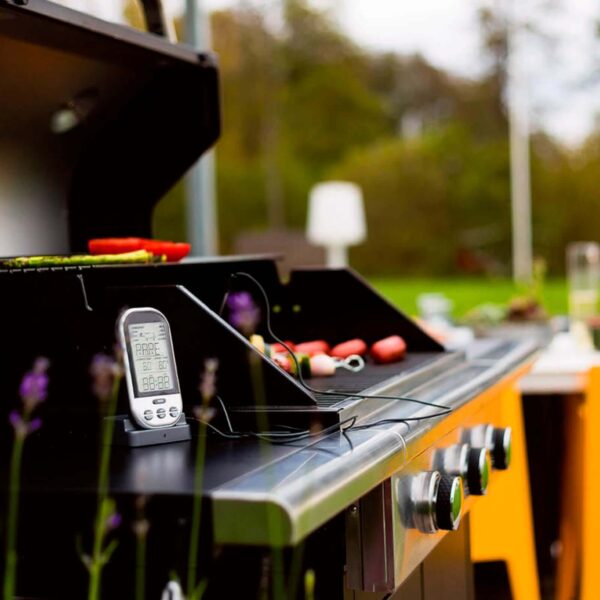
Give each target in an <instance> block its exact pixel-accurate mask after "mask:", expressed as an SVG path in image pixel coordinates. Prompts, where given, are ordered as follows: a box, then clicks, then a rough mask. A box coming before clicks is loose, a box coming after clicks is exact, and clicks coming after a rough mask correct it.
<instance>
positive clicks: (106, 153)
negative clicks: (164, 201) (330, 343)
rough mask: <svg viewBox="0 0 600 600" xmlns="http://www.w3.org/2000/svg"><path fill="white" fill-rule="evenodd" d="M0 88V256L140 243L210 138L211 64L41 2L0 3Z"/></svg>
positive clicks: (214, 99)
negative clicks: (131, 240) (129, 240)
mask: <svg viewBox="0 0 600 600" xmlns="http://www.w3.org/2000/svg"><path fill="white" fill-rule="evenodd" d="M23 4H24V5H23ZM0 82H1V93H0V255H5V256H6V255H15V254H38V253H40V254H41V253H62V252H69V251H82V250H85V249H86V242H87V240H88V239H89V238H92V237H103V236H146V237H148V236H150V235H151V219H152V210H153V208H154V206H155V204H156V202H157V201H158V200H159V199H160V198H161V197H162V196H163V195H164V193H165V192H166V191H167V190H169V189H170V188H171V187H172V186H173V184H174V183H175V182H176V181H177V180H178V179H179V178H180V177H181V176H182V175H183V174H184V173H185V171H186V170H187V169H188V168H189V167H190V166H191V165H192V164H193V163H194V162H195V161H196V160H197V159H198V157H199V156H200V155H201V154H202V153H203V152H204V151H205V150H207V149H208V148H209V147H210V146H211V145H212V144H213V143H214V142H215V141H216V140H217V138H218V136H219V133H220V115H219V101H218V78H217V67H216V62H215V58H214V56H212V55H210V54H200V55H199V54H197V53H196V52H195V51H194V50H193V49H192V48H189V47H187V46H183V45H175V44H171V43H169V42H168V41H167V40H165V39H163V38H161V37H159V36H157V35H153V34H148V33H142V32H138V31H135V30H133V29H130V28H128V27H124V26H120V25H116V24H112V23H107V22H104V21H101V20H99V19H95V18H93V17H90V16H88V15H85V14H82V13H78V12H76V11H73V10H70V9H66V8H64V7H62V6H59V5H57V4H54V3H52V2H49V1H47V0H29V2H27V0H0Z"/></svg>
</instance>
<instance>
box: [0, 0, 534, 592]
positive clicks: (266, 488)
mask: <svg viewBox="0 0 600 600" xmlns="http://www.w3.org/2000/svg"><path fill="white" fill-rule="evenodd" d="M146 4H147V5H148V7H149V8H152V7H153V8H154V9H156V8H157V6H158V4H157V3H155V2H152V3H151V2H147V3H146ZM157 15H158V17H159V16H160V12H158V13H157V12H152V14H151V15H150V16H151V18H150V22H151V23H152V24H153V27H152V28H153V30H154V31H156V32H160V31H161V30H162V27H161V23H160V18H158V17H157ZM0 75H1V76H2V81H3V93H2V95H1V97H0V165H2V166H1V167H0V218H1V220H0V229H1V232H0V254H4V255H15V254H45V253H52V254H60V253H68V252H80V251H84V250H85V247H86V243H87V240H88V239H90V238H93V237H102V236H110V237H115V236H142V237H149V236H150V235H151V217H152V210H153V208H154V206H155V204H156V203H157V202H158V200H159V199H160V198H161V197H162V195H163V194H164V192H165V191H166V190H168V189H169V188H170V187H171V186H172V185H173V184H174V183H175V182H176V181H177V180H178V179H179V178H180V177H181V176H182V175H183V174H184V172H185V171H186V169H187V168H188V167H189V166H190V165H191V164H193V162H194V161H195V160H196V159H197V158H198V157H199V156H200V155H201V154H202V153H203V152H204V151H205V150H206V149H208V148H209V147H210V146H211V145H212V144H213V143H214V142H215V141H216V139H217V137H218V135H219V129H220V125H219V123H220V120H219V119H220V118H219V104H218V85H217V66H216V61H215V59H214V57H212V56H211V55H210V54H206V53H202V54H198V53H196V52H194V51H193V50H192V49H190V48H187V47H185V46H180V45H173V44H170V43H168V42H167V41H166V40H165V39H163V38H161V37H159V36H158V35H152V34H143V33H140V32H136V31H133V30H130V29H128V28H125V27H121V26H118V25H113V24H109V23H104V22H101V21H99V20H97V19H93V18H91V17H88V16H85V15H82V14H80V13H77V12H74V11H71V10H68V9H65V8H62V7H60V6H58V5H56V4H53V3H50V2H48V1H47V0H29V2H23V0H0ZM238 273H246V274H249V275H251V276H252V277H253V278H254V279H256V280H257V281H258V282H259V283H260V285H261V286H262V287H263V288H264V291H265V293H266V295H267V297H268V299H269V301H270V303H271V309H272V310H271V313H270V320H271V325H272V329H273V331H274V332H276V333H277V335H278V336H279V337H281V338H283V339H293V340H296V341H301V340H308V339H326V340H327V341H328V342H330V343H331V344H335V343H338V342H342V341H344V340H347V339H350V338H354V337H358V338H362V339H364V340H365V341H366V342H367V343H369V344H370V343H373V342H375V341H376V340H378V339H381V338H384V337H386V336H388V335H392V334H397V335H401V336H402V337H403V338H404V339H405V341H406V343H407V347H408V353H407V356H406V358H405V360H403V361H401V362H398V363H393V364H388V365H376V364H374V363H371V362H367V364H366V366H365V368H364V369H363V370H362V371H361V372H359V373H349V372H342V371H338V373H337V374H336V375H335V376H333V377H329V378H322V379H316V378H315V379H312V380H308V382H307V383H308V384H309V385H310V386H311V388H313V389H308V388H307V387H305V386H303V385H302V384H301V382H299V381H298V379H295V378H294V377H292V376H291V375H289V374H288V373H286V372H284V371H283V370H282V369H280V368H279V367H277V366H276V365H275V364H274V363H273V362H272V361H271V360H269V359H268V358H267V357H265V356H264V355H263V354H261V353H260V352H258V351H257V350H256V348H255V347H254V346H252V345H251V344H250V342H249V341H248V340H247V339H246V338H245V337H243V336H242V335H241V334H240V333H239V332H237V331H236V330H235V329H234V328H233V327H231V325H230V324H229V323H228V320H227V314H226V313H224V312H223V309H222V307H223V304H224V299H225V297H226V295H227V294H229V293H231V292H232V291H236V290H237V291H239V290H244V291H246V292H248V293H250V294H251V295H252V296H253V298H254V300H255V302H256V303H257V304H258V306H259V307H260V309H261V311H262V317H263V318H262V320H261V322H260V324H259V328H258V333H260V334H262V335H264V336H265V338H266V339H267V341H271V340H270V339H269V331H268V330H267V328H266V326H265V317H266V311H267V307H266V305H265V304H264V302H263V299H262V296H261V294H260V293H259V291H258V290H257V289H256V287H254V286H252V285H251V284H250V283H249V282H248V281H247V280H245V279H244V278H240V277H235V274H238ZM0 286H1V289H2V294H1V295H0V308H1V310H2V314H3V315H4V316H5V318H4V322H3V344H2V345H1V347H0V365H2V383H3V386H2V390H3V393H4V395H5V401H4V403H3V407H2V408H1V409H0V419H1V422H2V423H5V425H2V426H0V427H1V428H3V435H2V436H1V439H2V441H1V442H0V446H1V450H2V452H1V457H2V458H1V459H0V462H1V464H2V469H1V471H2V472H3V473H6V472H7V458H6V457H7V456H8V451H9V444H10V440H11V439H12V435H11V432H10V429H9V427H8V424H7V423H8V420H7V415H8V412H9V411H10V409H11V408H12V406H13V404H12V398H13V396H15V395H16V390H17V389H18V381H19V377H20V375H21V374H22V373H23V372H24V371H26V370H27V368H28V367H29V366H30V364H31V362H32V360H33V358H35V356H37V355H45V356H48V357H49V358H50V360H51V361H52V373H51V382H50V391H49V398H48V401H47V402H46V404H45V406H44V407H43V414H42V417H43V422H44V425H43V427H42V429H41V430H40V431H39V432H37V433H36V434H35V435H34V436H32V437H31V439H29V440H28V442H27V449H26V453H25V457H24V472H23V476H22V505H21V521H20V522H21V525H20V531H19V582H18V591H19V594H20V595H22V596H24V597H25V596H26V597H30V598H50V597H61V598H71V597H72V598H81V597H82V596H83V595H84V593H85V589H86V581H87V575H86V572H85V569H84V568H83V567H82V565H81V563H80V561H79V558H78V557H77V553H76V550H75V547H76V544H75V540H76V539H81V540H82V543H84V544H85V543H89V532H90V529H91V524H92V522H93V518H94V510H95V500H96V477H97V462H98V439H97V432H98V430H99V423H100V422H101V419H102V417H103V416H104V415H103V413H102V410H103V408H102V406H99V405H98V403H97V401H95V400H94V399H93V398H92V395H91V393H90V389H89V388H90V382H89V376H88V368H89V364H90V361H91V359H92V357H93V356H94V354H96V353H98V352H101V351H104V352H112V348H113V344H114V335H115V334H114V331H115V330H114V326H115V321H116V318H117V316H118V314H119V313H120V311H121V310H122V309H123V308H124V307H135V306H152V307H154V308H157V309H158V310H160V311H162V312H163V313H164V314H165V315H166V317H167V318H168V320H169V323H170V325H171V330H172V335H173V341H174V347H175V355H176V357H177V364H178V371H179V376H180V384H181V392H182V396H183V402H184V409H185V412H186V414H188V415H191V414H193V409H194V407H195V406H196V405H197V404H198V403H199V399H198V380H199V376H200V372H201V370H202V366H203V364H204V362H205V360H206V359H208V358H218V360H219V370H218V381H217V389H218V394H219V397H220V398H221V399H222V401H223V403H224V405H225V407H226V410H227V412H228V415H229V417H230V419H231V421H232V423H233V425H234V427H235V429H236V430H238V431H253V432H260V431H261V428H265V427H266V428H268V429H269V430H273V429H277V430H278V431H281V432H284V431H299V430H301V431H302V430H310V431H312V432H316V433H319V432H321V434H320V435H314V436H311V437H307V438H306V439H301V440H300V439H299V440H295V441H290V442H287V443H280V444H267V443H264V442H261V441H260V440H258V439H254V438H244V439H225V438H224V437H222V436H219V435H217V434H213V433H209V435H208V437H207V455H206V462H205V465H204V483H203V513H202V514H203V521H202V529H201V533H200V548H201V551H200V557H199V563H198V564H199V570H200V573H201V576H202V577H204V578H205V579H206V582H207V590H206V595H205V597H206V598H224V597H243V598H252V597H265V595H266V596H267V597H269V596H270V597H276V594H275V592H274V591H273V590H274V587H273V586H276V584H275V583H274V582H276V581H277V578H278V577H283V578H284V579H285V581H286V582H287V583H286V585H287V586H288V588H287V589H288V592H286V593H287V596H286V597H289V598H295V597H298V598H300V597H304V592H303V586H302V584H301V580H302V574H303V573H304V572H305V571H306V570H307V569H313V570H314V571H315V573H316V591H315V597H316V598H326V599H327V600H330V599H335V598H342V597H343V598H357V599H358V598H364V597H369V598H380V597H383V595H385V594H391V593H395V594H399V596H394V597H402V598H404V597H406V596H408V597H416V598H423V599H425V598H427V599H428V600H429V599H430V598H435V597H440V596H439V595H438V596H436V595H435V590H436V589H437V590H438V592H439V590H440V588H439V587H438V588H436V587H435V585H434V584H433V583H432V584H431V585H429V587H428V588H427V590H428V591H427V592H426V591H425V587H423V584H422V582H421V580H422V579H423V574H424V573H425V572H426V571H427V570H429V571H430V570H431V569H432V568H434V566H433V565H435V564H437V563H436V561H438V560H440V559H439V556H440V552H443V553H446V555H448V556H450V563H449V564H451V565H457V564H458V565H463V566H464V565H466V564H468V562H469V541H468V511H469V510H470V507H471V506H472V505H473V503H474V502H476V501H482V502H485V499H483V500H479V499H478V498H477V494H479V493H480V492H482V491H484V489H479V487H483V488H485V486H486V485H487V479H488V474H487V468H488V462H487V461H489V460H490V455H491V459H492V461H493V463H494V466H495V467H496V470H501V469H503V468H505V467H506V466H507V463H508V455H509V453H510V452H509V431H507V430H506V429H504V428H505V427H506V426H507V425H510V423H505V422H503V421H502V417H501V415H500V412H499V394H500V392H499V390H500V388H501V387H503V386H504V387H506V386H510V385H512V383H513V382H514V380H515V378H516V377H517V375H518V373H520V372H521V371H522V370H523V368H524V366H525V365H526V364H527V363H528V362H529V361H530V360H531V359H532V356H533V354H534V352H535V346H534V344H531V343H520V342H515V341H497V342H496V341H494V342H491V343H490V342H488V343H486V344H476V345H475V346H474V347H473V348H472V349H471V350H470V351H469V353H468V354H465V353H463V352H448V351H446V350H445V349H444V348H443V347H442V346H440V345H439V344H438V343H437V342H436V341H434V340H433V339H431V338H430V337H429V336H428V335H427V334H425V333H424V332H423V331H422V330H421V329H420V328H419V327H418V326H417V325H415V323H414V322H413V321H412V320H411V319H409V318H407V317H406V316H405V315H403V314H402V313H401V312H399V311H398V310H397V309H396V308H395V307H394V306H392V305H391V304H389V303H388V302H387V301H386V300H385V299H384V298H382V297H381V296H380V295H379V294H377V293H376V292H375V291H374V290H373V289H372V288H371V287H370V286H369V285H368V283H366V282H365V281H364V280H363V279H361V277H360V276H358V275H357V274H356V273H354V272H352V271H349V270H343V269H342V270H327V269H305V270H302V269H299V270H296V271H293V272H292V274H291V276H290V278H289V280H288V281H286V282H283V281H282V280H281V279H280V277H279V275H278V271H277V261H276V259H275V258H274V257H270V256H250V257H228V258H215V259H206V260H191V261H188V262H184V263H181V264H148V265H118V266H117V265H101V266H68V267H52V268H9V267H6V266H5V267H0ZM257 366H258V372H259V373H260V381H261V385H260V386H258V387H259V388H260V389H258V388H257V386H256V379H255V377H256V369H257ZM331 391H336V392H339V393H340V394H341V395H340V396H332V395H328V394H327V392H331ZM377 395H380V396H381V395H383V396H389V398H376V397H374V396H377ZM410 399H416V400H420V401H424V402H430V403H435V404H436V405H440V406H444V407H447V408H448V409H451V412H449V413H447V414H444V415H443V416H440V417H437V418H427V417H428V415H430V414H432V412H435V410H436V409H435V408H433V407H431V406H423V405H420V404H416V403H414V402H412V401H411V400H410ZM216 408H217V413H218V414H217V417H216V419H215V421H214V422H213V424H214V425H215V426H217V427H219V428H222V429H225V425H226V422H225V420H224V415H223V412H222V410H220V408H219V406H216ZM126 410H127V409H126V407H125V405H122V406H121V405H120V406H119V412H126ZM412 419H421V420H412ZM196 434H197V432H196ZM196 444H197V439H196V437H195V438H194V439H193V440H192V441H191V442H188V441H185V442H179V443H173V444H167V445H159V446H150V447H144V448H127V447H114V448H113V450H112V463H111V472H110V495H111V496H112V497H114V498H115V499H116V501H117V504H118V507H119V511H120V512H121V513H122V514H123V515H124V520H125V522H130V521H131V520H133V519H134V518H135V514H136V510H137V509H136V506H137V504H136V498H140V497H143V498H146V499H148V509H147V510H148V513H147V517H148V520H149V522H150V534H149V537H148V542H147V543H148V548H147V557H148V558H147V561H146V563H145V564H138V565H137V566H136V568H137V569H144V577H145V578H146V581H147V590H148V597H150V595H152V597H158V594H159V593H160V591H161V590H162V589H163V588H164V586H165V584H166V582H167V581H168V580H169V577H170V573H171V572H172V571H175V572H176V573H177V574H178V575H179V576H180V577H181V578H182V579H183V580H185V573H186V569H187V562H186V561H187V547H188V544H189V536H190V520H191V514H192V499H193V496H194V483H193V482H194V474H195V467H194V457H195V456H196ZM494 478H495V474H494V473H492V474H491V475H490V493H491V494H493V493H494V492H493V489H494V487H493V486H494ZM484 479H485V481H484ZM2 486H3V487H2V488H1V489H2V492H3V493H2V501H1V502H2V503H4V498H5V497H6V494H5V493H4V492H5V491H6V482H5V481H4V480H3V481H2ZM463 486H467V487H468V491H469V492H470V494H469V495H468V496H467V498H466V501H465V502H464V504H462V505H461V502H460V501H461V499H462V495H461V490H462V488H463ZM2 508H3V504H2ZM463 515H464V517H463V525H462V526H461V527H460V528H459V529H458V531H453V532H452V533H448V534H447V530H454V529H456V528H458V525H459V521H460V518H461V516H463ZM278 549H281V550H278ZM134 556H135V540H134V539H133V536H132V534H131V532H130V531H129V530H126V531H125V530H124V531H123V532H122V534H121V535H120V546H119V549H118V551H117V552H116V553H115V554H114V556H113V559H112V560H111V562H110V563H109V565H108V567H107V568H106V571H105V574H104V578H103V590H104V597H106V598H109V597H110V598H131V597H133V595H134V592H133V585H134V577H133V572H132V571H133V570H134V569H133V567H132V565H133V564H134V560H135V559H134ZM461 569H462V570H461ZM429 571H427V572H429ZM459 571H460V573H462V575H461V576H460V577H458V576H457V577H455V578H454V579H453V581H454V585H455V589H454V592H455V595H454V597H457V598H460V597H465V598H467V597H469V594H470V593H471V587H472V582H471V581H470V580H469V577H468V569H466V568H465V569H463V568H462V567H461V568H460V569H458V570H457V573H458V572H459ZM415 590H416V591H415ZM432 590H433V591H432ZM363 593H364V594H369V593H370V594H375V595H368V596H363V595H362V594H363ZM386 597H387V596H386Z"/></svg>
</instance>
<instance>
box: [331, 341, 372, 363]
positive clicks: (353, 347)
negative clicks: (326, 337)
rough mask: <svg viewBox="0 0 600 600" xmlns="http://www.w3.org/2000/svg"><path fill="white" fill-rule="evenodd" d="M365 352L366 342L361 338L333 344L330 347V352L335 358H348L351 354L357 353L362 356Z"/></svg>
mask: <svg viewBox="0 0 600 600" xmlns="http://www.w3.org/2000/svg"><path fill="white" fill-rule="evenodd" d="M366 353H367V344H366V343H365V342H364V341H363V340H361V339H359V338H355V339H353V340H348V341H347V342H342V343H341V344H338V345H337V346H334V347H333V348H332V349H331V353H330V354H331V356H335V357H336V358H348V357H349V356H350V355H351V354H358V355H359V356H362V355H363V354H366Z"/></svg>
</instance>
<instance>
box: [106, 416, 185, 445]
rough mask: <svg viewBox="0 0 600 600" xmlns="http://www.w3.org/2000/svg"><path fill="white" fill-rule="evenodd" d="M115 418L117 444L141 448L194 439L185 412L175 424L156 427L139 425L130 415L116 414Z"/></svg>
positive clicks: (114, 441)
mask: <svg viewBox="0 0 600 600" xmlns="http://www.w3.org/2000/svg"><path fill="white" fill-rule="evenodd" d="M106 418H110V417H106ZM113 419H114V421H115V428H114V435H113V440H112V443H113V445H115V446H129V447H130V448H140V447H142V446H156V445H157V444H170V443H173V442H184V441H187V440H191V439H192V433H191V430H190V426H189V425H188V424H187V422H186V420H185V415H184V414H183V413H182V414H181V416H180V417H179V421H177V423H175V425H171V426H170V427H156V428H155V429H144V428H142V427H138V426H137V425H136V424H135V423H134V422H133V421H132V420H131V418H130V417H129V415H116V416H115V417H113Z"/></svg>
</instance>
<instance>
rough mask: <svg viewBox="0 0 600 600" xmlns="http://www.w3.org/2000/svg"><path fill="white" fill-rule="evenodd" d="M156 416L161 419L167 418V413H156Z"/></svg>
mask: <svg viewBox="0 0 600 600" xmlns="http://www.w3.org/2000/svg"><path fill="white" fill-rule="evenodd" d="M156 416H157V417H158V418H159V419H164V418H165V417H166V416H167V415H166V414H165V413H156Z"/></svg>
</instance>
